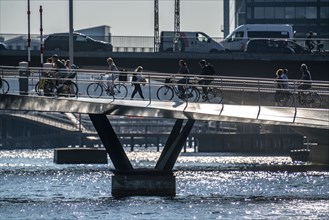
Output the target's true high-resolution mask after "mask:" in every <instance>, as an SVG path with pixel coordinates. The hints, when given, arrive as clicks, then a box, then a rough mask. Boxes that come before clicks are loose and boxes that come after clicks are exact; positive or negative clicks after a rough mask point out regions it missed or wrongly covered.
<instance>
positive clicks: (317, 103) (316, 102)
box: [278, 91, 322, 108]
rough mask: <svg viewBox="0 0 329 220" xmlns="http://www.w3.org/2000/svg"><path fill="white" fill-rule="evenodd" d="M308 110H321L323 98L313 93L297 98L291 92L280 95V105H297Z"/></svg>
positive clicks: (300, 95) (303, 94) (300, 94)
mask: <svg viewBox="0 0 329 220" xmlns="http://www.w3.org/2000/svg"><path fill="white" fill-rule="evenodd" d="M295 101H297V103H296V104H297V105H298V106H301V107H307V108H320V107H321V103H322V98H321V96H320V95H319V94H318V93H316V92H312V91H308V92H304V93H298V94H297V95H296V96H295V95H294V94H293V93H292V92H290V91H284V92H281V93H280V94H279V95H278V105H279V106H286V107H291V106H294V105H295Z"/></svg>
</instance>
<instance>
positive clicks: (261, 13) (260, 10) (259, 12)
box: [254, 7, 265, 19]
mask: <svg viewBox="0 0 329 220" xmlns="http://www.w3.org/2000/svg"><path fill="white" fill-rule="evenodd" d="M254 12H255V15H254V18H255V19H261V18H264V17H265V10H264V7H255V11H254Z"/></svg>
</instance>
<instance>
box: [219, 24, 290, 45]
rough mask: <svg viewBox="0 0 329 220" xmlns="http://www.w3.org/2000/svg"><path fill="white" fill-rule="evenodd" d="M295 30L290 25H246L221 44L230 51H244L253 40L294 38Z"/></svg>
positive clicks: (237, 29)
mask: <svg viewBox="0 0 329 220" xmlns="http://www.w3.org/2000/svg"><path fill="white" fill-rule="evenodd" d="M293 34H294V33H293V29H292V26H291V25H289V24H245V25H241V26H239V27H237V28H236V29H235V30H234V31H233V32H232V33H231V34H230V35H228V36H227V37H226V38H225V39H224V40H223V41H221V42H220V43H221V44H222V45H223V46H224V47H225V48H227V49H229V50H230V51H244V49H245V45H246V43H247V42H248V40H249V39H252V38H270V39H272V38H285V39H288V38H293Z"/></svg>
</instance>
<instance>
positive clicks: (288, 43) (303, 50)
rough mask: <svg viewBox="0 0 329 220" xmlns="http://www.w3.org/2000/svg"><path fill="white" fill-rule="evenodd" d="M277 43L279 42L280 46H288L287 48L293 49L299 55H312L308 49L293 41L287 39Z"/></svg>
mask: <svg viewBox="0 0 329 220" xmlns="http://www.w3.org/2000/svg"><path fill="white" fill-rule="evenodd" d="M275 41H276V42H278V43H279V44H280V43H281V44H283V46H286V47H290V48H292V49H293V50H294V51H295V53H298V54H301V53H306V54H308V53H311V52H310V51H309V50H308V48H306V47H304V46H302V45H300V44H298V43H296V42H295V41H293V40H287V39H280V40H275Z"/></svg>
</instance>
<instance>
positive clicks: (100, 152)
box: [54, 148, 107, 164]
mask: <svg viewBox="0 0 329 220" xmlns="http://www.w3.org/2000/svg"><path fill="white" fill-rule="evenodd" d="M54 163H57V164H107V152H106V150H105V149H98V148H56V149H55V151H54Z"/></svg>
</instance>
